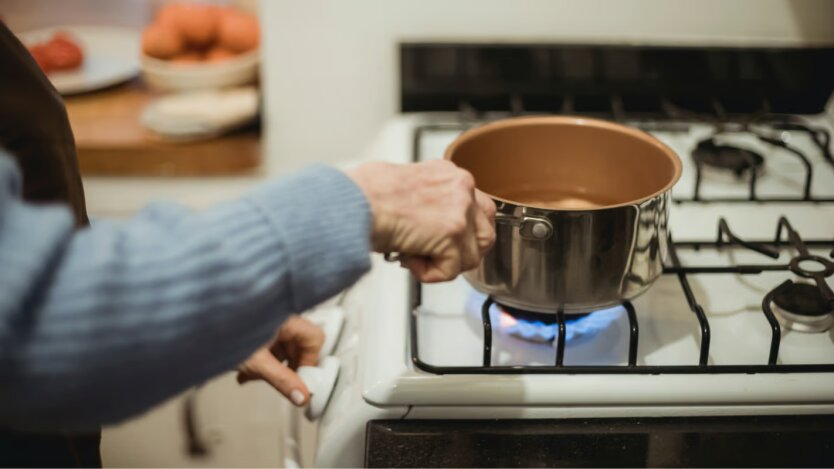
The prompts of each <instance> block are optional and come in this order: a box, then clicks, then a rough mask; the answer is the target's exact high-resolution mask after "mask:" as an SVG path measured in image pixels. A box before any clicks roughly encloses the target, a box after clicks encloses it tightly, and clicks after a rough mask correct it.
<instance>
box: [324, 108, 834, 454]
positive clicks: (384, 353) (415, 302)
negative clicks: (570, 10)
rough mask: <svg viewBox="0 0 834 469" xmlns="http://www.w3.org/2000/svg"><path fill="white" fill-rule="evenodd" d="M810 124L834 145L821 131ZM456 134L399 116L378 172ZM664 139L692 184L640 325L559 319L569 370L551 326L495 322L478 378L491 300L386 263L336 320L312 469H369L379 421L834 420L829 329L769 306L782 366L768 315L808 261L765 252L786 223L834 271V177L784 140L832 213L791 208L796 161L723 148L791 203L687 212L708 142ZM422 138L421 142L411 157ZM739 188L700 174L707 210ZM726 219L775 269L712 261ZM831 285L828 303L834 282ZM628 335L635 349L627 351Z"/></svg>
mask: <svg viewBox="0 0 834 469" xmlns="http://www.w3.org/2000/svg"><path fill="white" fill-rule="evenodd" d="M634 124H636V123H634ZM808 124H809V125H812V126H814V127H819V128H824V129H827V130H828V132H831V131H832V130H834V126H832V123H831V120H828V119H827V118H826V117H822V116H819V117H816V118H814V119H813V120H812V121H809V122H808ZM467 125H469V124H467ZM460 126H461V123H460V116H458V115H457V114H454V113H452V114H414V115H404V116H401V117H398V118H396V119H394V120H393V121H392V122H390V123H389V124H388V125H387V126H386V127H385V129H384V131H383V132H382V133H381V134H380V135H379V138H378V139H377V141H376V142H375V144H374V145H373V147H372V150H371V153H370V155H369V157H370V158H374V159H385V160H388V161H393V162H401V163H406V162H410V161H412V160H413V159H414V158H415V157H416V159H418V160H421V161H423V160H427V159H430V158H436V157H440V156H441V155H442V154H443V153H444V149H445V147H446V146H447V145H448V144H449V143H450V142H451V141H452V140H453V139H454V138H455V137H456V136H457V135H458V133H459V132H460V129H459V128H458V127H460ZM418 129H424V130H419V131H418ZM425 129H430V130H429V131H426V130H425ZM437 129H444V130H437ZM653 133H654V134H655V135H656V136H657V137H658V138H660V139H661V140H663V141H664V142H665V143H667V144H668V145H670V146H671V147H672V148H674V149H675V150H676V151H677V152H678V154H679V155H680V157H681V159H682V161H683V162H684V171H683V176H682V179H681V182H680V183H679V184H678V185H677V186H676V187H675V188H674V189H673V196H674V198H675V199H677V200H679V201H680V200H683V202H679V203H675V204H673V207H672V209H671V232H672V237H673V240H674V242H675V243H676V244H675V248H674V251H675V254H676V256H675V257H676V259H677V262H673V261H672V260H667V266H668V269H669V272H668V273H666V274H664V275H663V276H661V278H660V279H659V280H658V281H657V282H656V283H655V284H654V285H653V286H652V287H651V288H650V289H649V291H648V292H647V293H646V294H644V295H643V296H641V297H639V298H637V299H635V300H634V301H633V304H631V305H629V308H626V307H618V308H613V309H611V310H606V311H602V312H596V313H593V314H590V315H588V316H585V317H578V318H574V317H571V318H564V319H565V322H566V327H565V331H564V335H565V340H564V343H565V346H564V348H563V351H562V352H561V362H562V365H561V367H560V368H558V369H557V367H555V363H556V360H557V355H559V354H560V353H559V352H558V348H559V347H558V346H557V344H559V343H560V341H559V327H558V324H554V321H552V320H551V321H548V320H544V321H541V320H540V319H542V318H540V317H537V318H534V319H532V320H531V319H529V318H522V320H519V319H518V318H517V317H513V316H510V315H508V314H506V313H504V312H502V310H501V309H500V308H499V307H497V306H496V305H493V306H491V307H490V308H489V313H490V316H489V317H490V319H491V321H490V322H491V325H490V330H491V332H492V334H491V335H492V340H491V353H489V354H488V355H489V366H488V367H486V368H485V367H484V364H485V362H484V347H485V338H484V323H483V316H482V312H483V310H482V308H483V305H484V301H485V300H486V298H485V297H484V296H483V295H480V294H479V293H477V292H475V291H474V290H473V289H472V288H471V287H470V286H469V285H468V284H467V283H466V281H465V280H463V279H462V278H459V279H457V280H455V281H453V282H448V283H442V284H433V285H418V284H416V283H415V282H414V281H413V279H412V278H411V277H410V275H409V274H408V273H407V271H405V270H403V269H401V268H399V267H398V266H397V265H394V264H390V263H386V262H385V261H383V260H382V259H381V258H375V259H374V267H373V269H372V271H371V273H370V274H369V275H368V276H367V277H366V278H364V279H363V280H362V281H361V282H360V283H359V284H357V285H356V286H355V287H354V288H353V289H351V290H350V291H349V294H348V295H347V296H346V298H345V301H344V304H343V305H342V307H343V308H344V309H345V311H346V312H347V315H346V316H347V320H346V323H345V326H344V330H343V332H342V334H341V338H340V341H339V344H338V345H337V347H336V352H335V355H336V356H337V357H339V359H340V360H341V364H342V368H341V374H340V376H339V379H338V381H337V383H336V386H335V390H334V392H333V395H332V398H331V401H330V403H329V407H328V409H327V411H326V412H325V414H324V416H323V418H322V420H321V424H320V427H319V432H318V445H317V454H316V461H315V464H316V465H319V466H352V465H361V464H363V462H364V461H365V457H366V446H365V445H366V426H367V425H368V422H370V421H377V420H396V419H405V420H422V421H434V420H438V419H442V420H448V419H479V420H480V419H570V418H582V419H594V418H654V417H705V416H750V415H756V416H759V415H767V416H775V415H823V414H825V415H827V414H834V371H832V370H834V329H831V328H829V329H827V330H825V331H823V332H815V333H809V332H801V331H799V330H797V329H801V327H795V325H794V324H788V323H787V322H786V320H785V319H784V318H783V317H782V316H779V315H778V307H777V306H776V305H775V304H774V303H772V302H771V303H769V304H770V305H771V306H772V307H771V310H772V311H774V319H776V321H774V322H777V323H778V324H779V326H778V333H776V334H775V337H776V338H778V342H779V344H778V353H777V354H776V355H774V352H773V343H774V325H773V324H772V323H771V322H770V321H769V320H768V317H767V316H766V314H765V313H764V312H763V306H762V303H763V299H764V298H765V296H766V295H768V294H769V293H771V292H773V291H774V289H776V288H777V287H779V286H780V284H782V283H783V282H785V281H786V280H792V281H794V282H798V283H802V284H812V283H813V282H814V280H813V279H808V278H802V277H800V276H798V275H796V274H795V273H793V272H791V271H789V270H788V269H787V267H786V266H787V265H788V264H789V263H790V262H791V260H792V258H793V257H796V256H797V255H798V252H797V250H796V249H795V247H793V246H791V244H790V242H789V241H788V236H786V232H783V233H782V237H781V239H782V241H783V242H782V246H773V245H772V242H773V241H774V236H775V234H776V228H777V225H778V224H779V221H780V217H784V218H785V219H786V220H787V221H788V223H789V226H790V227H792V228H793V230H795V232H796V233H797V234H798V235H799V236H800V237H801V238H802V239H803V240H804V241H805V242H806V244H807V249H808V254H809V255H814V256H819V257H820V258H822V259H825V260H826V261H831V260H832V259H834V251H832V250H834V202H832V201H831V200H829V199H834V164H832V163H831V162H829V161H827V160H826V157H825V156H824V154H823V153H822V152H821V151H820V148H819V147H818V145H815V144H814V142H813V141H812V140H811V139H809V138H808V137H807V135H806V134H804V133H802V132H796V131H781V132H780V133H779V134H778V135H779V138H780V139H783V140H784V141H789V142H790V144H791V146H792V147H795V148H796V149H799V150H800V151H801V152H802V153H803V155H804V156H805V157H806V158H807V159H808V161H809V162H810V164H811V166H812V168H813V179H812V187H811V189H812V190H811V195H812V197H813V198H815V199H819V200H823V201H821V202H817V203H813V202H798V201H795V200H792V199H794V198H802V197H803V196H804V195H803V192H804V190H803V182H804V180H805V179H804V178H805V173H804V168H805V166H804V164H803V163H802V162H801V161H800V160H799V158H796V157H792V156H790V155H789V154H787V153H789V152H786V151H785V150H784V149H780V148H775V149H774V148H768V146H769V145H767V144H764V143H762V142H759V141H756V139H755V138H753V139H751V138H750V137H745V136H733V135H727V136H726V138H727V139H728V141H731V142H732V144H734V145H738V146H740V147H743V148H749V149H751V150H755V151H757V152H760V153H761V154H762V155H764V156H765V164H764V166H763V167H762V168H759V169H758V170H757V178H758V182H757V184H758V187H757V191H756V195H757V197H760V198H763V199H767V198H768V197H770V198H774V199H778V200H780V201H779V202H767V203H763V202H736V201H726V200H724V201H717V202H709V203H702V202H694V201H692V199H693V197H694V183H693V178H694V174H695V172H696V170H695V165H694V163H693V161H692V158H691V156H690V153H691V151H692V149H693V148H695V147H696V145H697V144H698V142H700V141H702V140H703V139H705V138H706V137H707V136H708V135H710V128H709V126H708V125H704V124H696V123H689V124H687V130H685V131H681V130H676V131H674V132H664V131H657V132H653ZM415 134H422V135H420V136H419V137H418V140H419V141H420V144H419V145H418V146H417V148H416V149H415V146H414V141H415ZM725 143H726V142H725ZM415 153H416V154H415ZM745 175H746V177H744V176H742V177H740V178H735V177H733V176H728V175H727V174H722V173H721V172H720V171H718V172H716V173H715V174H712V173H710V172H709V169H707V170H704V171H703V174H702V182H701V189H700V190H701V195H700V196H701V197H702V198H704V199H707V198H709V197H713V198H716V199H733V198H745V197H747V195H748V192H746V189H745V188H748V185H747V184H748V178H749V172H748V173H746V174H745ZM739 186H740V187H741V189H739V188H738V187H739ZM788 200H790V201H788ZM722 219H723V220H725V222H726V225H727V228H729V230H730V232H731V233H732V234H733V235H735V236H737V237H738V238H740V239H742V240H744V241H750V242H754V243H761V244H758V245H757V246H765V249H767V248H768V247H770V248H772V249H775V252H774V254H776V255H777V257H776V258H772V257H769V256H767V255H765V254H763V253H760V252H756V251H754V250H751V249H747V248H745V247H744V246H741V245H739V244H732V243H728V242H726V241H728V240H729V238H728V237H726V236H725V238H724V240H725V243H724V246H723V247H718V246H716V244H715V242H716V239H717V236H718V227H719V221H720V220H722ZM739 266H741V272H738V271H737V270H738V269H739ZM806 267H808V269H810V270H813V269H814V268H817V267H819V265H812V264H808V265H807V266H806ZM716 270H717V271H718V272H714V271H716ZM825 282H826V284H827V286H828V288H832V287H834V276H829V277H828V278H826V279H825ZM687 289H688V290H689V291H690V292H691V297H690V298H688V297H687V294H686V290H687ZM777 293H779V292H777ZM690 300H691V301H693V302H694V303H695V305H696V306H694V307H693V306H691V305H690ZM629 309H630V310H631V313H633V317H631V318H630V314H629ZM696 309H697V310H701V311H703V315H704V316H703V319H704V322H705V323H706V327H707V328H708V329H709V331H708V333H707V335H708V337H709V338H708V342H709V343H708V346H706V347H705V345H704V342H705V332H704V325H703V324H702V322H701V321H699V317H698V314H697V313H696V312H695V310H696ZM554 316H555V315H554ZM821 317H831V314H825V315H822V316H821ZM591 318H597V319H594V320H591ZM519 322H521V324H519ZM633 324H636V325H637V335H636V337H633V338H632V333H631V332H632V325H633ZM633 343H636V346H633V345H632V344H633Z"/></svg>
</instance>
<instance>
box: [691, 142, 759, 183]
mask: <svg viewBox="0 0 834 469" xmlns="http://www.w3.org/2000/svg"><path fill="white" fill-rule="evenodd" d="M692 158H693V159H694V160H695V161H696V162H698V163H702V164H703V165H704V166H706V167H709V168H715V169H718V170H722V171H729V172H732V173H733V174H734V175H735V176H736V177H741V176H742V175H743V174H744V173H746V172H749V171H750V169H751V168H753V169H755V171H756V172H759V171H761V169H762V168H763V167H764V157H762V155H760V154H759V153H756V152H754V151H752V150H748V149H745V148H741V147H736V146H733V145H728V144H722V143H718V142H716V141H715V139H714V138H708V139H706V140H702V141H700V142H699V143H698V146H696V147H695V149H694V150H692Z"/></svg>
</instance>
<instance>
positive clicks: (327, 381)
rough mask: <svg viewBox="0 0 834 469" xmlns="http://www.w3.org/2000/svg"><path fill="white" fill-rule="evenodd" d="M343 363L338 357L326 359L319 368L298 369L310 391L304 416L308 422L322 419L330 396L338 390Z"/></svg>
mask: <svg viewBox="0 0 834 469" xmlns="http://www.w3.org/2000/svg"><path fill="white" fill-rule="evenodd" d="M340 368H341V363H340V362H339V359H338V358H336V357H324V358H323V359H322V360H321V362H320V363H319V366H301V367H299V368H298V376H299V377H300V378H301V381H304V384H306V385H307V389H309V390H310V403H309V404H308V405H307V410H306V411H305V412H304V415H305V416H306V417H307V420H309V421H311V422H312V421H313V420H316V419H317V418H319V417H321V414H323V413H324V409H326V408H327V403H328V402H330V396H331V395H332V394H333V390H334V389H335V388H336V378H337V377H338V376H339V369H340Z"/></svg>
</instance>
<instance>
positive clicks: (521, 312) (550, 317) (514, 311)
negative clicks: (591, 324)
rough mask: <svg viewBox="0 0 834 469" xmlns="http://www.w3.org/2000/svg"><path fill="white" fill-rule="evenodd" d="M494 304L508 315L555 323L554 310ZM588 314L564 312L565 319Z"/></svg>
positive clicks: (526, 319) (531, 320)
mask: <svg viewBox="0 0 834 469" xmlns="http://www.w3.org/2000/svg"><path fill="white" fill-rule="evenodd" d="M496 304H497V305H498V307H499V308H501V309H502V310H504V311H505V312H506V313H507V314H509V315H510V316H512V317H514V318H516V319H521V320H523V321H530V322H533V321H538V322H541V323H542V324H547V325H550V324H556V312H555V311H554V312H553V313H539V312H536V311H528V310H526V309H521V308H513V307H512V306H507V305H504V304H501V303H496ZM589 314H591V313H590V312H587V313H579V314H567V313H565V320H569V319H579V318H583V317H585V316H587V315H589Z"/></svg>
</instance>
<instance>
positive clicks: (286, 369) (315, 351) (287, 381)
mask: <svg viewBox="0 0 834 469" xmlns="http://www.w3.org/2000/svg"><path fill="white" fill-rule="evenodd" d="M322 344H324V332H322V330H321V328H320V327H319V326H317V325H315V324H313V323H312V322H310V321H308V320H306V319H304V318H302V317H301V316H290V317H289V318H288V319H287V320H286V321H285V322H284V324H282V325H281V327H280V328H279V329H278V334H277V335H276V336H275V338H274V339H273V340H272V342H271V343H269V344H268V345H266V346H264V347H263V348H261V349H259V350H258V351H256V352H255V353H254V354H252V356H251V357H249V359H247V360H246V361H245V362H244V363H243V364H241V365H240V366H238V374H237V382H238V383H240V384H243V383H245V382H247V381H252V380H258V379H260V380H263V381H266V382H267V383H269V385H271V386H272V387H273V388H275V389H276V390H277V391H278V392H280V393H281V394H283V395H284V396H285V397H286V398H287V399H289V400H290V401H291V402H292V403H293V404H295V405H296V406H302V405H304V404H306V403H307V401H308V400H309V399H310V391H309V390H308V389H307V386H306V385H305V384H304V382H303V381H301V378H299V376H298V374H296V372H295V370H297V369H298V367H299V366H316V365H318V361H319V350H321V346H322Z"/></svg>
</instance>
